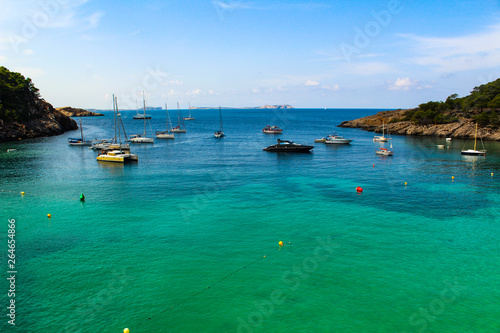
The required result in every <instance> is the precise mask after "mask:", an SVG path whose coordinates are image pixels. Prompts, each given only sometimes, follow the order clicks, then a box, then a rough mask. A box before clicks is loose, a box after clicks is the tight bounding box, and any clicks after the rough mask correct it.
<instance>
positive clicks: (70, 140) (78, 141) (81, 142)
mask: <svg viewBox="0 0 500 333" xmlns="http://www.w3.org/2000/svg"><path fill="white" fill-rule="evenodd" d="M80 132H81V135H82V138H81V139H80V138H68V143H69V144H70V145H71V146H92V141H85V140H84V139H83V127H82V118H80Z"/></svg>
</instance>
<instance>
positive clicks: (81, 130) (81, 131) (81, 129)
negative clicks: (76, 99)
mask: <svg viewBox="0 0 500 333" xmlns="http://www.w3.org/2000/svg"><path fill="white" fill-rule="evenodd" d="M80 133H82V141H84V140H83V128H82V118H80Z"/></svg>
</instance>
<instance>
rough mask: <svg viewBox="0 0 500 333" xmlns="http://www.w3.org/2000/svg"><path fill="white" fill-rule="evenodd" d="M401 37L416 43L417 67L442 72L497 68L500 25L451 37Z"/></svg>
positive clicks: (499, 60)
mask: <svg viewBox="0 0 500 333" xmlns="http://www.w3.org/2000/svg"><path fill="white" fill-rule="evenodd" d="M402 36H403V37H405V38H407V39H409V40H412V41H414V42H415V47H414V48H415V52H416V53H417V56H416V57H415V58H414V59H413V61H414V62H415V63H416V64H418V65H422V66H429V67H434V68H435V69H436V70H437V71H438V72H441V73H443V72H446V73H453V72H457V71H465V70H473V69H485V68H494V67H498V66H500V24H497V25H494V26H490V27H489V28H488V29H487V30H486V31H483V32H480V33H475V34H470V35H465V36H458V37H452V38H440V37H419V36H415V35H402Z"/></svg>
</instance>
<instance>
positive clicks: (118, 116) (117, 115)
mask: <svg viewBox="0 0 500 333" xmlns="http://www.w3.org/2000/svg"><path fill="white" fill-rule="evenodd" d="M115 105H116V118H117V119H118V120H119V119H120V113H119V112H118V99H117V97H115ZM116 126H118V124H116ZM118 140H119V141H120V149H121V148H122V147H121V145H122V133H121V130H120V127H118Z"/></svg>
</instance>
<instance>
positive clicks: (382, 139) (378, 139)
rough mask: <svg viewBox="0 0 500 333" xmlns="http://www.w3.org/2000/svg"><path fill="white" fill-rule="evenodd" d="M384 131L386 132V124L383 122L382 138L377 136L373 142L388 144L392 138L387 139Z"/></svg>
mask: <svg viewBox="0 0 500 333" xmlns="http://www.w3.org/2000/svg"><path fill="white" fill-rule="evenodd" d="M384 130H385V124H384V122H382V136H380V135H375V136H374V137H373V142H387V141H389V140H390V139H391V138H387V137H385V133H384Z"/></svg>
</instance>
